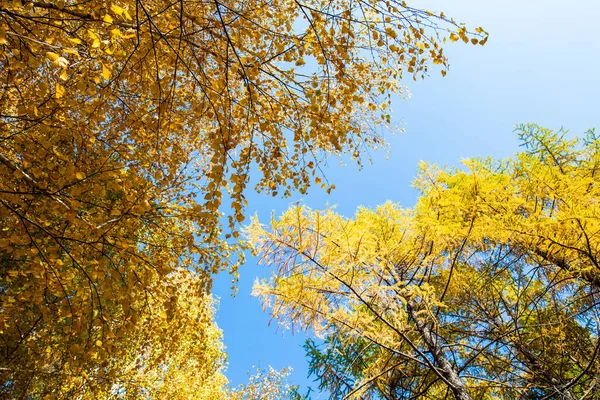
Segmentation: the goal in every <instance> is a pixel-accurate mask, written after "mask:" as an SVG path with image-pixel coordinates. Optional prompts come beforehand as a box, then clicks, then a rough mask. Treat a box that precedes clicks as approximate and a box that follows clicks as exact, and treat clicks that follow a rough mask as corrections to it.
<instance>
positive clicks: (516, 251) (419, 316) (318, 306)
mask: <svg viewBox="0 0 600 400" xmlns="http://www.w3.org/2000/svg"><path fill="white" fill-rule="evenodd" d="M519 129H520V131H521V139H522V140H523V141H524V143H525V145H526V146H527V147H528V149H527V151H525V152H523V153H520V154H518V155H517V156H516V157H515V158H512V159H507V160H503V161H499V162H497V161H493V160H490V159H487V160H481V159H471V160H467V161H465V166H466V170H463V169H458V170H452V171H447V170H440V169H437V168H434V167H429V166H427V165H423V166H422V169H421V174H420V176H419V178H418V179H417V181H416V185H417V186H418V187H419V188H420V189H421V191H422V193H423V195H422V197H421V198H420V199H419V201H418V203H417V205H416V207H415V208H414V209H413V210H405V209H401V208H399V207H397V206H395V205H393V204H391V203H386V204H385V205H383V206H380V207H378V208H377V209H375V210H369V209H364V208H363V209H359V211H358V212H357V214H356V216H355V217H354V218H353V219H348V218H344V217H342V216H340V215H338V214H336V213H335V212H334V211H333V210H331V209H328V210H325V211H312V210H309V209H307V208H303V207H294V208H292V209H290V210H288V211H287V212H286V213H284V214H283V215H282V216H281V217H280V218H278V219H273V220H272V221H271V226H270V228H269V229H267V228H265V227H264V226H262V225H260V224H259V223H258V221H257V220H254V221H253V223H252V225H250V227H249V228H248V232H247V236H248V240H249V241H250V243H251V245H252V246H253V247H254V249H255V251H256V252H257V253H259V254H260V255H261V257H262V262H263V263H266V264H271V265H274V266H275V267H276V272H275V275H274V277H273V278H272V279H271V280H269V281H263V282H261V283H257V284H256V286H255V295H257V296H259V297H261V299H262V300H263V302H264V305H265V307H267V308H269V311H270V313H271V314H272V315H273V316H274V317H276V318H278V319H279V320H280V321H281V323H282V324H284V325H287V326H290V325H291V326H292V328H296V329H312V330H314V331H315V332H316V333H317V334H319V335H322V336H324V337H325V338H326V341H325V349H324V350H319V349H317V347H315V346H313V347H312V348H311V353H310V354H309V355H310V357H311V365H312V367H313V371H316V374H317V377H318V378H319V379H320V380H321V385H322V387H324V388H327V389H329V390H330V391H331V392H332V393H335V395H336V396H338V397H347V398H380V397H384V398H385V397H386V396H390V397H391V398H404V397H410V396H415V395H417V394H418V395H419V396H428V397H430V398H445V396H446V395H447V393H448V391H450V392H452V393H453V394H454V396H455V397H456V398H460V399H470V398H522V397H530V396H533V397H544V396H550V397H554V396H557V397H565V398H596V397H595V395H592V393H594V390H595V385H596V384H597V381H596V379H597V378H596V377H597V376H598V373H600V331H598V326H599V325H598V321H599V320H600V319H599V318H600V297H599V295H600V285H599V284H598V282H599V277H600V269H599V267H598V265H600V264H599V262H598V258H597V255H598V253H599V252H600V241H599V239H598V232H600V225H599V224H600V222H599V221H600V204H599V203H598V197H599V196H600V193H598V175H597V169H598V166H599V162H600V140H598V139H597V137H596V136H595V134H594V133H593V131H590V132H588V134H587V136H586V137H585V139H583V140H581V139H572V140H567V139H565V137H564V132H553V131H550V130H548V129H544V128H540V127H538V126H535V125H526V126H521V127H519ZM371 396H372V397H371ZM590 396H591V397H590Z"/></svg>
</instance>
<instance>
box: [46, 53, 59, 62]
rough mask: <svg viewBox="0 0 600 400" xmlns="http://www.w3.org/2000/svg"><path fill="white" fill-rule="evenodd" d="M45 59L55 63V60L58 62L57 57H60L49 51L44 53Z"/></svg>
mask: <svg viewBox="0 0 600 400" xmlns="http://www.w3.org/2000/svg"><path fill="white" fill-rule="evenodd" d="M46 57H48V58H49V59H50V60H52V61H56V60H58V57H60V56H59V55H58V54H56V53H53V52H51V51H47V52H46Z"/></svg>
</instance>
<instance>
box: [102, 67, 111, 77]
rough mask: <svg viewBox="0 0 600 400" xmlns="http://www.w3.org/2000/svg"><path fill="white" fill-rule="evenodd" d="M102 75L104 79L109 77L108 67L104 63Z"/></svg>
mask: <svg viewBox="0 0 600 400" xmlns="http://www.w3.org/2000/svg"><path fill="white" fill-rule="evenodd" d="M102 77H103V78H104V79H106V80H109V79H110V69H108V68H107V67H106V65H104V64H102Z"/></svg>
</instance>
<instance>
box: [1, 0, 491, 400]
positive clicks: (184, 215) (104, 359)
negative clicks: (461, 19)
mask: <svg viewBox="0 0 600 400" xmlns="http://www.w3.org/2000/svg"><path fill="white" fill-rule="evenodd" d="M445 37H448V38H449V40H450V41H459V40H460V41H464V42H469V41H471V42H472V43H474V44H477V43H479V44H484V43H485V41H486V40H487V34H486V32H485V31H483V29H481V28H477V29H476V30H475V32H474V33H473V34H471V33H468V32H467V29H466V28H465V27H464V26H463V25H461V24H457V23H456V22H454V20H452V19H449V18H447V17H446V16H444V15H443V14H436V13H432V12H429V11H425V10H419V9H415V8H411V7H410V6H408V5H406V3H405V2H403V1H402V2H399V1H387V2H381V1H379V0H366V1H358V2H354V1H346V0H335V1H323V0H305V1H296V0H270V1H262V0H244V1H237V0H236V1H232V0H215V1H187V0H186V1H183V0H182V1H175V2H167V1H162V0H136V1H134V0H122V1H109V2H106V1H100V0H91V1H84V2H78V1H73V0H61V1H29V0H15V1H10V2H8V1H7V2H2V3H1V4H0V142H1V143H2V146H1V147H0V304H1V305H0V377H1V378H0V380H1V383H0V385H2V386H0V387H1V388H2V390H3V391H5V392H6V393H25V392H27V391H29V390H34V389H32V388H34V387H35V388H42V389H39V390H40V393H41V392H44V393H45V392H47V393H71V392H70V390H71V389H70V388H69V387H67V386H68V385H71V383H69V382H71V380H70V379H68V376H71V375H76V374H80V372H81V371H84V372H86V374H88V376H92V375H94V376H96V375H97V374H100V373H103V374H104V376H105V377H107V378H106V379H113V378H114V377H116V376H117V375H119V374H120V373H121V372H123V371H121V368H126V367H125V366H123V365H122V364H120V362H119V360H120V358H121V357H122V356H123V355H125V354H128V352H131V351H133V350H132V349H133V348H129V349H128V348H126V347H123V346H124V344H125V343H129V342H128V341H127V340H133V341H135V340H138V339H136V338H138V335H139V334H141V333H140V331H139V330H140V329H142V328H141V327H140V326H141V325H140V324H143V323H144V322H143V321H146V320H148V319H150V320H152V318H154V316H156V315H158V316H159V317H160V316H161V315H165V318H164V319H165V321H166V322H165V323H166V324H171V323H174V324H176V323H180V322H177V321H176V320H177V319H182V320H186V321H193V320H195V319H196V316H195V315H196V314H194V313H198V312H200V311H198V310H195V311H194V310H190V309H188V308H185V307H176V310H175V309H173V310H171V308H170V307H171V306H170V305H169V304H171V302H172V300H171V299H172V298H181V297H182V296H183V295H184V292H183V291H182V290H184V289H182V288H181V287H180V286H179V285H176V284H175V283H174V280H176V279H178V278H177V274H178V273H177V272H176V271H178V270H180V269H189V270H195V272H194V275H193V277H192V278H190V279H193V280H194V281H195V285H196V286H197V287H198V288H199V290H201V291H204V292H205V293H206V292H208V291H209V290H210V285H211V282H212V278H211V277H212V275H213V274H214V273H217V272H219V271H222V270H229V271H231V272H232V273H234V274H235V273H236V271H237V268H238V265H239V262H238V261H236V260H239V258H238V257H239V256H240V246H239V244H237V242H236V239H237V238H238V235H239V234H238V225H239V223H240V222H242V221H243V220H244V215H243V210H244V208H245V206H246V199H245V197H244V193H245V191H246V190H247V187H248V186H249V185H254V189H256V190H258V191H266V192H268V193H271V194H272V195H277V194H279V195H289V194H290V193H291V191H292V190H299V191H300V192H304V191H306V190H307V189H308V187H309V186H310V185H311V184H317V185H319V184H320V185H321V186H323V188H324V189H326V190H331V188H332V187H333V185H330V184H328V183H323V182H324V181H326V180H325V178H324V177H323V175H322V172H321V170H320V165H322V164H323V163H324V162H325V160H326V157H327V156H328V155H342V154H349V155H351V156H352V157H354V158H356V159H357V160H358V161H359V162H360V159H361V154H363V153H364V150H366V149H369V148H374V147H378V146H381V145H383V144H384V138H383V131H382V130H379V129H378V128H376V126H380V125H385V124H388V123H389V122H390V116H389V102H390V96H391V95H392V94H394V93H402V86H401V84H400V80H401V78H402V77H403V75H406V74H408V75H410V76H413V77H415V78H416V77H419V76H424V75H425V74H426V73H427V71H428V68H429V67H430V66H431V65H432V64H440V66H441V68H442V73H444V74H445V70H446V66H447V60H446V58H445V56H444V54H443V51H442V45H441V43H442V42H443V41H445V40H446V38H445ZM251 176H252V177H253V178H252V179H253V181H252V182H251ZM225 215H226V219H225V221H227V222H225V225H226V226H225V227H223V226H222V223H221V221H222V217H224V216H225ZM227 225H228V226H227ZM224 230H227V232H224ZM186 290H187V289H186ZM200 308H202V307H200ZM169 310H171V311H169ZM170 313H171V314H172V315H171V314H170ZM170 315H171V316H170ZM161 318H162V317H161ZM159 325H160V324H159ZM149 326H151V327H154V326H155V325H154V324H153V323H152V324H150V325H149ZM157 326H158V325H157ZM157 329H158V328H157ZM166 332H172V329H171V328H168V329H166V330H161V329H158V330H157V331H156V332H155V334H156V335H157V338H158V339H157V340H159V339H161V340H172V338H171V337H170V336H169V335H167V334H166ZM165 335H166V336H165ZM139 340H142V339H139ZM144 340H146V339H144ZM186 340H188V339H186ZM131 343H134V342H131ZM132 346H133V344H132ZM186 346H187V345H185V344H182V348H186V349H187V347H186ZM142 347H143V346H142ZM151 348H152V351H150V350H148V351H150V352H149V353H144V354H147V357H151V355H152V354H155V353H154V351H155V350H157V349H158V348H160V346H155V345H152V346H151ZM157 351H158V350H157ZM165 351H166V350H165ZM182 351H183V350H182ZM157 354H158V353H157ZM164 354H168V352H167V353H164ZM155 355H156V354H155ZM157 357H159V359H162V358H161V357H162V356H158V355H157ZM164 357H167V356H166V355H165V356H164ZM167 358H168V357H167ZM126 359H127V358H126ZM148 360H149V358H148ZM148 362H150V361H148ZM113 366H114V367H113ZM129 371H131V372H135V368H133V369H130V370H129ZM81 374H83V372H81ZM114 379H116V378H114ZM82 382H83V381H82ZM114 382H115V385H117V386H118V385H119V383H118V382H117V381H116V380H114ZM31 385H34V386H31ZM52 385H54V386H52ZM63 385H67V386H64V387H63ZM73 385H75V384H74V383H73ZM107 385H108V383H107ZM35 390H37V389H35ZM9 395H10V394H9Z"/></svg>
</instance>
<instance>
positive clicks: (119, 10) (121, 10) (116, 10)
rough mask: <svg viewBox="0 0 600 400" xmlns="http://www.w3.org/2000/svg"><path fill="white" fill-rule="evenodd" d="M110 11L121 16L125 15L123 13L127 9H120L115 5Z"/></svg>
mask: <svg viewBox="0 0 600 400" xmlns="http://www.w3.org/2000/svg"><path fill="white" fill-rule="evenodd" d="M110 10H111V11H112V12H114V13H115V14H117V15H121V14H123V11H125V9H124V8H123V7H119V6H117V5H115V4H113V5H111V6H110Z"/></svg>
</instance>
